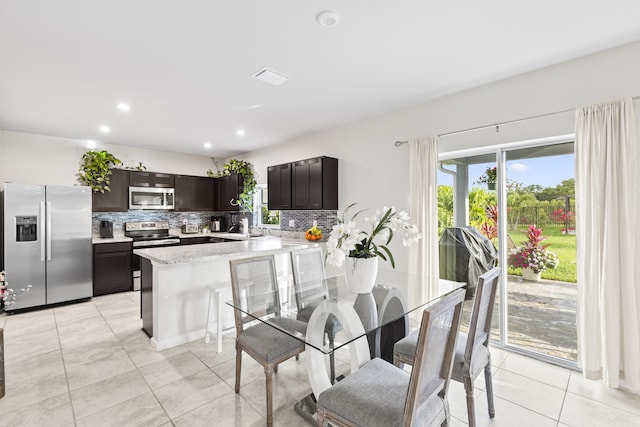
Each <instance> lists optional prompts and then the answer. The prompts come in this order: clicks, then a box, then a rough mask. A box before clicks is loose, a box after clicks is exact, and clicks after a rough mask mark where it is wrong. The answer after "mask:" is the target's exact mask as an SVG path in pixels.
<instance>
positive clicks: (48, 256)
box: [47, 202, 51, 261]
mask: <svg viewBox="0 0 640 427" xmlns="http://www.w3.org/2000/svg"><path fill="white" fill-rule="evenodd" d="M47 261H51V202H47Z"/></svg>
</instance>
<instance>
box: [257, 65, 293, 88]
mask: <svg viewBox="0 0 640 427" xmlns="http://www.w3.org/2000/svg"><path fill="white" fill-rule="evenodd" d="M251 77H253V78H256V79H258V80H260V81H261V82H263V83H268V84H270V85H274V86H280V85H281V84H282V83H284V82H286V81H287V80H289V77H287V76H285V75H284V74H282V73H281V72H279V71H276V70H273V69H271V68H269V67H262V68H261V69H259V70H258V71H256V72H255V73H253V74H251Z"/></svg>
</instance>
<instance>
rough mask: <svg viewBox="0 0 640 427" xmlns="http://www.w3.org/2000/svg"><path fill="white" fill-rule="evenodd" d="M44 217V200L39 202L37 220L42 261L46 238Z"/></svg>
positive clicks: (42, 259) (41, 259)
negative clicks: (38, 218)
mask: <svg viewBox="0 0 640 427" xmlns="http://www.w3.org/2000/svg"><path fill="white" fill-rule="evenodd" d="M45 218H46V213H45V210H44V202H40V220H39V221H38V226H39V227H40V261H44V257H45V253H46V252H45V240H47V235H46V230H45V228H46V227H45Z"/></svg>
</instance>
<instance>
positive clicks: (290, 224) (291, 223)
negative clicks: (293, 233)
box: [289, 219, 296, 227]
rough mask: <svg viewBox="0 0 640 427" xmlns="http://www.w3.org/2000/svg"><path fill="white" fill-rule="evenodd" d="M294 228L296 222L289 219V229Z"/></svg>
mask: <svg viewBox="0 0 640 427" xmlns="http://www.w3.org/2000/svg"><path fill="white" fill-rule="evenodd" d="M295 226H296V221H295V220H294V219H290V220H289V227H295Z"/></svg>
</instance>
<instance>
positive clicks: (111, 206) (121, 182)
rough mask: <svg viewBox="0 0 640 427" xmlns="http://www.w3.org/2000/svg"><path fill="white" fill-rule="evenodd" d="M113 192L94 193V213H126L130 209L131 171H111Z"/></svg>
mask: <svg viewBox="0 0 640 427" xmlns="http://www.w3.org/2000/svg"><path fill="white" fill-rule="evenodd" d="M110 180H111V183H110V185H109V187H110V188H111V191H105V192H104V193H93V195H92V206H93V208H92V210H93V212H126V211H127V210H128V208H129V171H126V170H123V169H112V170H111V178H110Z"/></svg>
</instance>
